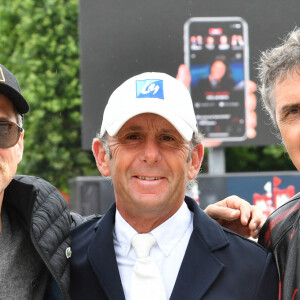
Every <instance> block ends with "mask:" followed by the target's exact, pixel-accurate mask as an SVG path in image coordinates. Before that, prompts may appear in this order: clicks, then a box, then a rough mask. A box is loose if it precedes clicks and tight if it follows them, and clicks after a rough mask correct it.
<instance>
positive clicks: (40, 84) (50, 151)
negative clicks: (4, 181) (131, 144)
mask: <svg viewBox="0 0 300 300" xmlns="http://www.w3.org/2000/svg"><path fill="white" fill-rule="evenodd" d="M0 19H1V26H0V45H1V50H2V51H0V63H1V64H3V65H5V66H6V67H8V68H9V69H10V70H11V71H12V72H13V73H14V74H15V75H16V77H17V79H18V81H19V83H20V86H21V90H22V93H23V94H24V96H25V97H26V99H27V100H28V101H29V102H30V106H31V111H30V112H29V114H28V115H26V116H25V122H24V128H25V151H24V157H23V161H22V163H21V164H20V166H19V173H24V174H32V175H37V176H40V177H42V178H45V179H46V180H49V181H50V182H52V183H53V184H54V185H55V186H57V187H58V188H60V189H61V190H63V191H67V187H68V179H69V178H72V177H74V176H78V175H88V174H89V175H91V174H99V173H98V171H97V170H96V168H95V163H94V159H93V158H92V155H91V153H90V152H84V151H83V150H81V138H80V125H81V114H80V106H81V97H80V82H79V54H78V53H79V50H78V0H14V1H3V0H0Z"/></svg>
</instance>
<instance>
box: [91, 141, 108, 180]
mask: <svg viewBox="0 0 300 300" xmlns="http://www.w3.org/2000/svg"><path fill="white" fill-rule="evenodd" d="M92 149H93V154H94V157H95V160H96V164H97V167H98V170H99V171H100V172H101V174H102V175H103V176H105V177H107V176H109V175H110V167H109V155H108V153H106V151H105V150H104V147H103V144H102V143H101V142H100V141H99V139H97V138H95V139H94V140H93V145H92Z"/></svg>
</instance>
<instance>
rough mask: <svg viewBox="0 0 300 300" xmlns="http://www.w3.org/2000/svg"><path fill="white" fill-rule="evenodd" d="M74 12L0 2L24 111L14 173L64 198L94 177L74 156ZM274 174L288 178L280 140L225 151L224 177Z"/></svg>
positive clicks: (41, 1)
mask: <svg viewBox="0 0 300 300" xmlns="http://www.w3.org/2000/svg"><path fill="white" fill-rule="evenodd" d="M222 3H223V1H222ZM245 3H247V2H245ZM116 9H117V7H116ZM78 12H79V3H78V0H65V1H63V0H14V1H3V0H0V20H1V26H0V45H1V51H0V63H1V64H3V65H4V66H6V67H7V68H8V69H10V70H11V71H12V72H13V74H15V76H16V77H17V79H18V81H19V84H20V87H21V90H22V93H23V94H24V96H25V98H26V99H27V100H28V101H29V103H30V106H31V110H30V112H29V114H28V115H26V116H25V122H24V128H25V151H24V157H23V161H22V163H21V164H20V165H19V169H18V173H19V174H20V173H23V174H28V175H35V176H40V177H42V178H44V179H46V180H48V181H50V182H51V183H52V184H54V185H55V186H56V187H58V188H59V189H61V190H62V191H64V192H68V180H69V179H71V178H73V177H76V176H86V175H97V174H99V172H98V170H97V168H96V164H95V163H94V159H93V157H92V153H91V151H88V150H82V148H81V122H82V116H81V105H82V98H81V85H80V61H79V53H80V52H79V34H78V32H79V30H78V22H79V21H78ZM102 14H103V12H102ZM120 14H121V12H120ZM290 29H292V28H290ZM99 34H100V33H99ZM115 38H116V37H114V36H111V39H112V41H113V40H114V39H115ZM101 42H102V43H110V41H109V40H106V41H104V40H102V41H101ZM277 42H280V40H279V39H278V40H277ZM98 55H99V57H101V56H102V55H103V54H102V53H98ZM102 58H103V57H102ZM104 59H105V57H104ZM109 92H111V91H109ZM258 99H259V97H258ZM103 101H107V99H103ZM100 113H102V112H99V114H100ZM99 127H100V124H99ZM270 134H271V133H270ZM90 142H92V141H90ZM206 170H207V166H206V161H205V162H204V165H203V170H202V172H206ZM279 170H295V169H294V167H293V166H292V163H291V162H290V160H289V158H288V156H287V154H286V152H285V150H284V148H283V147H282V146H281V145H280V141H279V140H278V143H277V145H269V146H265V147H264V146H260V147H258V146H248V147H227V148H226V172H246V171H247V172H250V171H255V172H258V171H279Z"/></svg>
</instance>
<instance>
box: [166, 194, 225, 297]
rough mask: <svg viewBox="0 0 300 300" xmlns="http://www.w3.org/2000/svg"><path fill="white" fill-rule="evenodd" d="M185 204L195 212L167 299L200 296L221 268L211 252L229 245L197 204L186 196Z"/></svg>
mask: <svg viewBox="0 0 300 300" xmlns="http://www.w3.org/2000/svg"><path fill="white" fill-rule="evenodd" d="M186 203H187V204H188V207H189V209H190V210H192V211H193V213H194V221H193V225H194V230H193V233H192V235H191V238H190V241H189V244H188V247H187V250H186V253H185V256H184V258H183V261H182V264H181V267H180V270H179V273H178V276H177V279H176V283H175V286H174V289H173V291H172V295H171V297H170V300H179V299H201V298H202V297H203V296H204V294H205V293H206V291H207V290H208V289H209V287H210V286H211V285H212V284H213V283H214V281H215V280H216V279H217V278H218V275H219V274H220V272H221V271H222V269H223V267H224V265H223V264H222V263H221V262H220V261H219V260H218V259H217V258H216V257H215V255H214V253H213V251H214V250H216V249H219V248H223V247H225V246H227V245H228V240H227V238H226V237H225V235H224V233H223V232H222V231H221V229H220V227H219V226H218V225H216V224H215V222H214V221H212V220H211V219H210V218H209V217H208V216H207V215H206V214H205V213H204V212H202V211H201V210H200V208H199V207H198V205H197V203H196V202H195V201H194V200H191V199H186Z"/></svg>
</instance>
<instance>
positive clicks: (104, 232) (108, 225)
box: [88, 204, 125, 300]
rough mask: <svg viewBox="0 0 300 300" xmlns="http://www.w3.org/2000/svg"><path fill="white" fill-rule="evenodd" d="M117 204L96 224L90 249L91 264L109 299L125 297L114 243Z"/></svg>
mask: <svg viewBox="0 0 300 300" xmlns="http://www.w3.org/2000/svg"><path fill="white" fill-rule="evenodd" d="M115 211H116V206H115V204H114V205H113V206H112V207H111V208H110V210H109V211H108V212H107V213H106V214H105V216H104V217H103V218H102V219H101V220H100V221H99V222H98V224H97V225H96V226H95V239H94V241H93V243H92V244H91V246H90V248H89V251H88V258H89V261H90V264H91V266H92V268H93V270H94V272H95V274H96V276H97V278H98V280H99V282H100V284H101V287H102V288H103V290H105V293H106V294H107V296H108V298H109V299H124V300H125V296H124V292H123V287H122V283H121V278H120V274H119V269H118V265H117V261H116V254H115V249H114V245H113V226H114V221H115Z"/></svg>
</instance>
